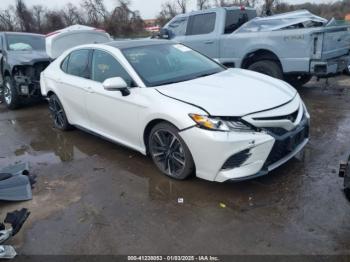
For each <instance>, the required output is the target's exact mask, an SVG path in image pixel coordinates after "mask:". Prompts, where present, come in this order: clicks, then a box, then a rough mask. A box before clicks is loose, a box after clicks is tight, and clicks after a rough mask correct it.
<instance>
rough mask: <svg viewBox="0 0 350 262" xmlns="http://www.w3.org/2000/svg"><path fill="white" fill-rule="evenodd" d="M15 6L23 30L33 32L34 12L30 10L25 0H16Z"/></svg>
mask: <svg viewBox="0 0 350 262" xmlns="http://www.w3.org/2000/svg"><path fill="white" fill-rule="evenodd" d="M15 8H16V15H17V20H18V24H19V26H20V29H21V31H26V32H31V31H32V30H33V29H34V28H33V27H34V26H33V24H34V21H33V16H32V13H31V12H30V11H29V10H28V8H27V6H26V5H25V3H24V2H23V0H16V6H15Z"/></svg>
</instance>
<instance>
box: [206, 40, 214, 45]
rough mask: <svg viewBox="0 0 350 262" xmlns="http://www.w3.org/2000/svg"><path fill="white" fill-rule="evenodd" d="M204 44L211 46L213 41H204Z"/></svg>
mask: <svg viewBox="0 0 350 262" xmlns="http://www.w3.org/2000/svg"><path fill="white" fill-rule="evenodd" d="M204 44H207V45H211V44H214V41H213V40H208V41H205V42H204Z"/></svg>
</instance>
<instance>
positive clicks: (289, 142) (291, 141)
mask: <svg viewBox="0 0 350 262" xmlns="http://www.w3.org/2000/svg"><path fill="white" fill-rule="evenodd" d="M304 123H305V121H304ZM290 133H291V135H288V134H286V135H285V136H283V138H278V137H276V141H275V144H274V145H273V148H272V150H271V152H270V154H269V156H268V158H267V160H266V162H265V167H266V168H267V167H268V166H269V165H271V164H273V163H276V162H277V161H279V160H281V159H282V158H284V157H286V156H287V155H288V154H290V153H291V152H292V151H294V150H295V149H296V148H297V147H298V146H299V145H300V144H301V143H302V142H303V141H304V140H305V139H306V138H308V137H309V126H308V125H307V124H306V123H305V125H304V127H302V128H299V129H298V131H294V132H293V131H292V132H290Z"/></svg>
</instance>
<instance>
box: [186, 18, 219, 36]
mask: <svg viewBox="0 0 350 262" xmlns="http://www.w3.org/2000/svg"><path fill="white" fill-rule="evenodd" d="M215 22H216V13H207V14H200V15H194V16H191V17H190V20H189V25H188V29H187V35H205V34H210V33H212V32H213V31H214V29H215Z"/></svg>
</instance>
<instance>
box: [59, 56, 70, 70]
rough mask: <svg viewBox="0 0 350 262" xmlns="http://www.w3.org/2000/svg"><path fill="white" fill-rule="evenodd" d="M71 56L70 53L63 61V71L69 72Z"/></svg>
mask: <svg viewBox="0 0 350 262" xmlns="http://www.w3.org/2000/svg"><path fill="white" fill-rule="evenodd" d="M69 56H70V55H68V56H67V57H66V58H65V59H64V60H63V61H62V62H61V69H62V71H63V72H65V73H67V67H68V61H69Z"/></svg>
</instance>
